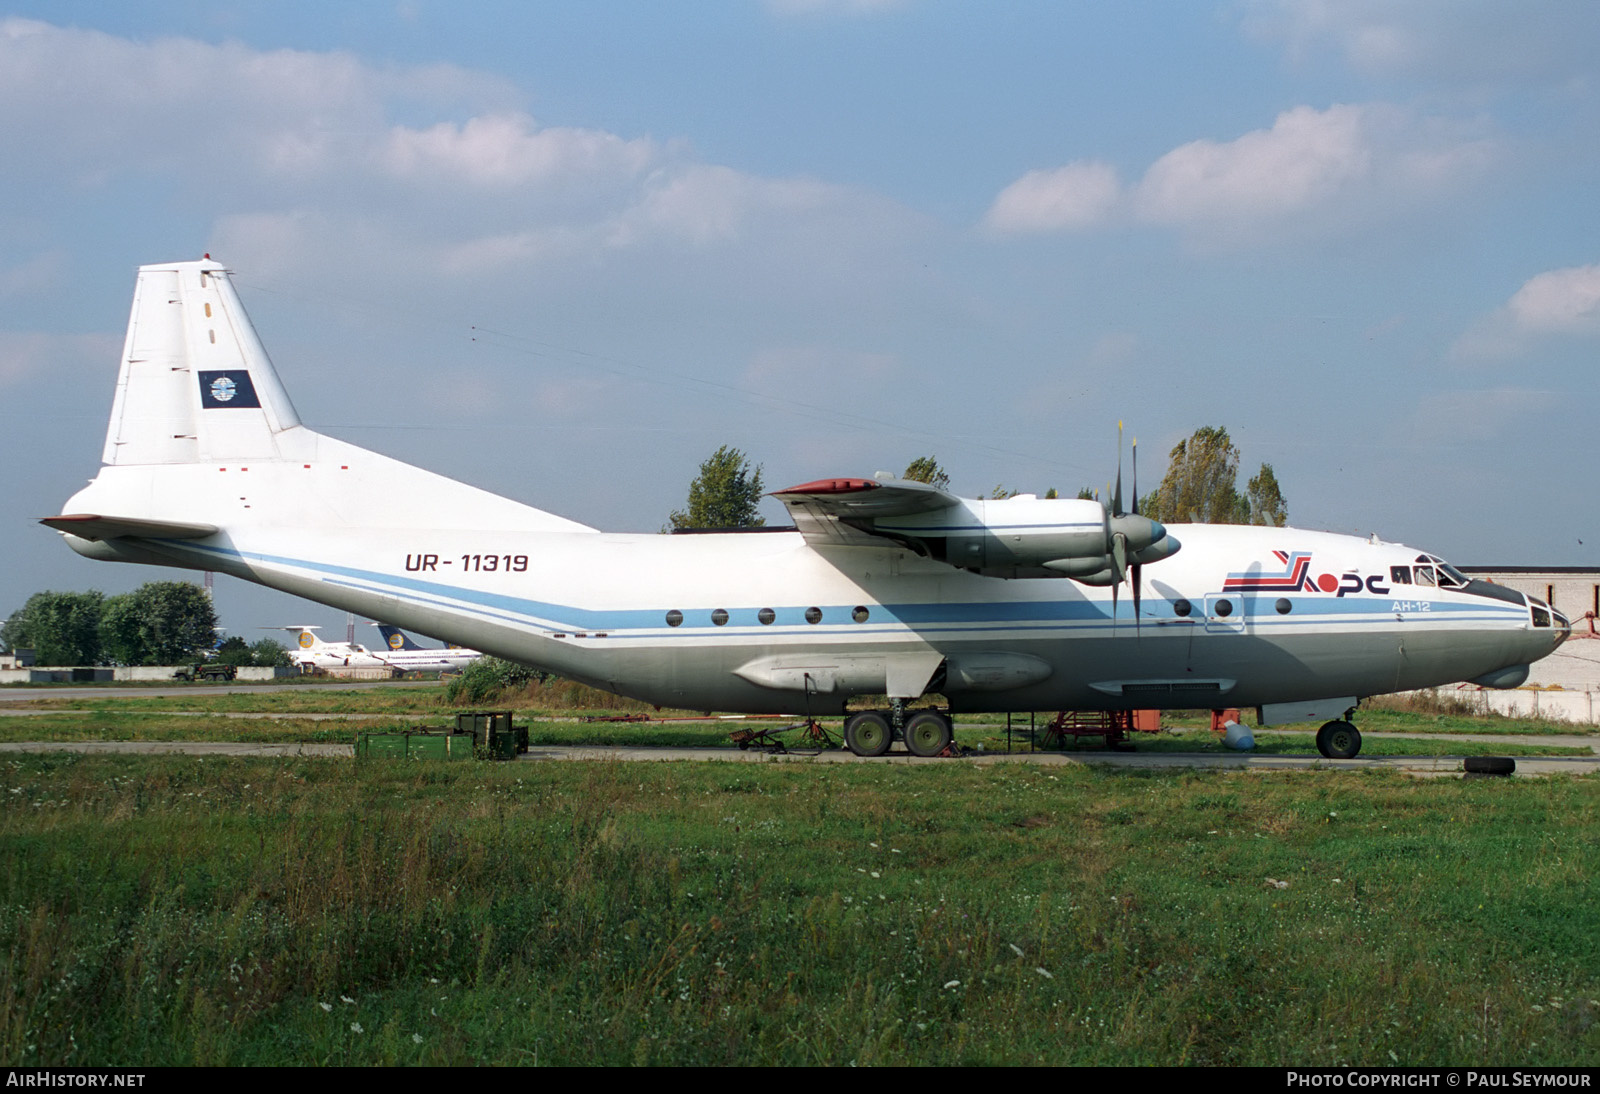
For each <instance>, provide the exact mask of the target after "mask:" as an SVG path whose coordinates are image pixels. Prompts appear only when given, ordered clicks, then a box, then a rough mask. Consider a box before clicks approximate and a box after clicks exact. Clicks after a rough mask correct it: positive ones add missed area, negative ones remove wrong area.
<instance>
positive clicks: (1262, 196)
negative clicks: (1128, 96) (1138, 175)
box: [1137, 106, 1373, 223]
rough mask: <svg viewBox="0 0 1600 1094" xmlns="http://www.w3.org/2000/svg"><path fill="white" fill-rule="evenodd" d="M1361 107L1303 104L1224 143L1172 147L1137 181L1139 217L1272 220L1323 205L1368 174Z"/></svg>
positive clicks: (1369, 154) (1368, 149) (1170, 220)
mask: <svg viewBox="0 0 1600 1094" xmlns="http://www.w3.org/2000/svg"><path fill="white" fill-rule="evenodd" d="M1365 129H1366V126H1364V124H1363V110H1362V108H1361V107H1354V106H1333V107H1330V108H1329V109H1327V110H1322V111H1319V110H1313V109H1312V108H1310V107H1306V106H1301V107H1296V108H1295V109H1293V110H1289V111H1285V112H1284V113H1282V114H1280V115H1278V118H1277V120H1276V121H1275V122H1274V123H1273V126H1272V128H1271V129H1258V130H1256V131H1254V132H1251V133H1246V134H1245V135H1244V136H1242V137H1239V138H1237V139H1236V140H1232V141H1228V142H1226V143H1219V142H1216V141H1208V140H1200V141H1192V142H1190V143H1189V144H1186V145H1183V146H1181V147H1179V148H1175V149H1173V150H1172V151H1171V152H1168V153H1167V154H1166V155H1164V156H1162V157H1161V158H1160V159H1159V160H1157V161H1156V162H1155V163H1154V164H1152V165H1151V167H1150V170H1149V171H1147V172H1146V173H1145V176H1144V180H1143V181H1142V182H1141V183H1140V184H1139V191H1138V199H1137V200H1138V206H1139V214H1140V216H1142V217H1143V218H1144V219H1146V220H1151V221H1156V222H1161V223H1194V222H1199V221H1206V220H1214V219H1226V220H1238V219H1274V218H1277V217H1280V216H1282V215H1285V214H1289V213H1294V212H1298V211H1299V210H1302V209H1304V208H1307V207H1308V206H1312V205H1316V204H1318V203H1321V202H1325V201H1327V200H1328V199H1329V198H1331V197H1333V196H1334V195H1336V194H1337V193H1338V192H1339V191H1340V190H1342V189H1344V188H1346V187H1348V186H1351V185H1353V184H1355V183H1357V182H1359V181H1360V180H1362V179H1364V178H1366V177H1367V176H1368V175H1370V173H1371V171H1372V161H1373V150H1372V146H1371V142H1370V140H1369V139H1368V136H1367V134H1366V132H1365Z"/></svg>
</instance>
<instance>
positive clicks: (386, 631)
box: [373, 623, 425, 650]
mask: <svg viewBox="0 0 1600 1094" xmlns="http://www.w3.org/2000/svg"><path fill="white" fill-rule="evenodd" d="M373 626H374V627H377V628H378V633H379V634H381V635H383V644H384V645H386V646H388V647H389V648H390V649H391V650H420V649H423V648H425V647H423V646H419V645H418V644H417V643H416V642H414V641H412V638H411V636H410V635H409V634H407V633H406V632H405V631H403V630H401V629H400V628H399V627H395V626H391V625H390V624H388V623H374V624H373Z"/></svg>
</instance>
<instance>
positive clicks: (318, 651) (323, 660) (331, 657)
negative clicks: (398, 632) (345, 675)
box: [276, 626, 388, 669]
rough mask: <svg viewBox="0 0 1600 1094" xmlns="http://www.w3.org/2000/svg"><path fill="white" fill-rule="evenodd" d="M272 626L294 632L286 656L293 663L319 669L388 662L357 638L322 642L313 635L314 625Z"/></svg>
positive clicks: (360, 666)
mask: <svg viewBox="0 0 1600 1094" xmlns="http://www.w3.org/2000/svg"><path fill="white" fill-rule="evenodd" d="M276 629H278V630H283V631H288V632H289V633H290V634H293V635H294V636H295V648H294V649H292V650H290V651H289V657H290V659H291V660H292V661H294V663H295V664H297V665H310V666H312V667H313V668H319V669H333V668H358V669H376V668H383V667H385V666H386V665H388V661H386V660H385V659H384V658H382V657H380V656H378V655H377V654H375V653H373V652H372V651H371V650H369V649H367V647H365V646H363V645H361V644H360V643H359V642H324V641H323V640H322V639H320V638H318V637H317V628H316V627H313V626H292V627H278V628H276Z"/></svg>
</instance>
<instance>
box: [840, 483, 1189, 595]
mask: <svg viewBox="0 0 1600 1094" xmlns="http://www.w3.org/2000/svg"><path fill="white" fill-rule="evenodd" d="M872 529H873V531H875V532H877V533H879V534H881V535H887V536H891V537H893V538H895V539H899V540H902V541H904V542H906V543H907V544H909V545H910V546H912V547H913V548H915V549H916V550H919V551H921V552H922V553H924V554H926V555H928V556H929V557H930V558H935V559H938V560H939V561H941V562H946V563H949V564H950V565H951V566H958V567H960V568H961V569H964V570H975V571H977V572H978V573H982V574H988V575H991V576H995V577H1070V578H1072V579H1073V580H1075V581H1080V582H1083V583H1084V584H1086V585H1109V584H1112V583H1113V582H1114V581H1116V580H1117V578H1118V576H1119V573H1118V571H1119V567H1118V566H1117V564H1116V562H1115V559H1114V555H1115V554H1116V552H1117V551H1118V549H1119V545H1118V543H1117V540H1118V539H1119V538H1120V539H1121V541H1122V542H1121V545H1120V550H1121V552H1122V556H1123V559H1124V561H1125V562H1126V561H1137V562H1154V561H1156V560H1157V559H1160V558H1165V557H1167V556H1168V555H1170V554H1172V553H1173V552H1175V551H1176V550H1177V549H1178V543H1177V541H1176V540H1175V539H1173V538H1172V537H1171V536H1168V535H1167V530H1166V529H1165V528H1164V527H1162V526H1161V524H1159V523H1158V522H1156V521H1153V520H1150V519H1149V518H1148V517H1141V516H1133V515H1123V516H1116V517H1113V516H1111V515H1110V514H1109V513H1107V511H1106V509H1105V507H1104V506H1103V505H1101V504H1100V503H1099V502H1098V501H1092V500H1085V499H1075V498H1038V497H1035V496H1033V495H1032V494H1021V495H1018V496H1017V497H1013V498H1003V499H998V500H984V499H972V498H963V499H961V502H960V505H959V506H955V507H951V508H946V509H940V510H937V511H934V512H929V513H918V514H915V515H911V516H902V517H888V518H879V519H877V520H874V521H873V522H872Z"/></svg>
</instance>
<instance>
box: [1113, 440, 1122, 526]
mask: <svg viewBox="0 0 1600 1094" xmlns="http://www.w3.org/2000/svg"><path fill="white" fill-rule="evenodd" d="M1111 515H1112V516H1114V517H1120V516H1122V423H1121V422H1118V423H1117V492H1116V493H1115V494H1114V495H1112V498H1111Z"/></svg>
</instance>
